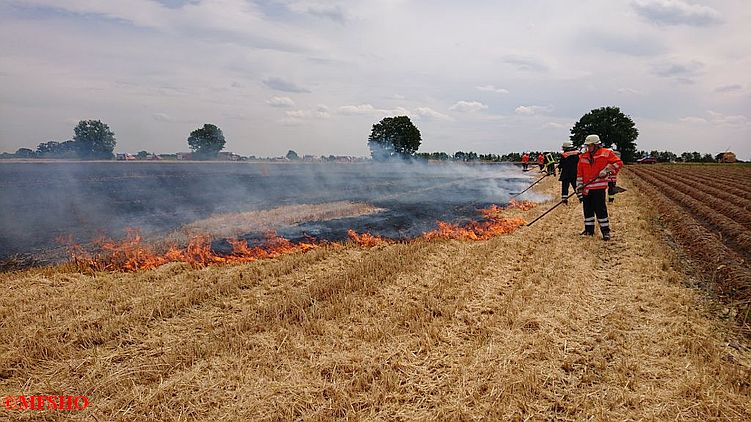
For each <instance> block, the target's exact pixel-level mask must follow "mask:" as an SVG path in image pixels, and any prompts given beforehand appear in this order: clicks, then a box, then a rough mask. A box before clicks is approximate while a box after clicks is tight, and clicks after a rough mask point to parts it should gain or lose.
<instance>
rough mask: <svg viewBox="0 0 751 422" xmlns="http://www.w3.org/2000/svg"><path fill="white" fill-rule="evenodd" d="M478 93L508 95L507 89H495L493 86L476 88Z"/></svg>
mask: <svg viewBox="0 0 751 422" xmlns="http://www.w3.org/2000/svg"><path fill="white" fill-rule="evenodd" d="M477 90H478V91H484V92H495V93H496V94H508V93H509V91H508V89H504V88H496V87H495V85H483V86H478V87H477Z"/></svg>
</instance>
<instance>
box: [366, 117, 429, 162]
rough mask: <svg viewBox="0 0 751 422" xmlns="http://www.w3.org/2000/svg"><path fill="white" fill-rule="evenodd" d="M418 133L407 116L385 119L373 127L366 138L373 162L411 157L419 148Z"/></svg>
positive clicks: (419, 136)
mask: <svg viewBox="0 0 751 422" xmlns="http://www.w3.org/2000/svg"><path fill="white" fill-rule="evenodd" d="M421 141H422V137H421V135H420V131H419V130H418V129H417V127H415V125H413V124H412V121H411V120H409V117H407V116H397V117H386V118H384V119H383V120H381V121H380V122H379V123H376V124H374V125H373V129H372V130H371V132H370V137H368V147H369V148H370V155H371V156H372V157H373V159H374V160H385V159H388V158H391V157H402V158H404V157H411V156H412V155H413V154H414V153H415V151H417V149H418V148H419V147H420V142H421Z"/></svg>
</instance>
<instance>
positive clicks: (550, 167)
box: [545, 152, 558, 176]
mask: <svg viewBox="0 0 751 422" xmlns="http://www.w3.org/2000/svg"><path fill="white" fill-rule="evenodd" d="M556 164H558V163H557V162H556V161H555V158H554V157H553V154H552V153H549V152H548V153H546V154H545V167H546V169H547V171H548V175H549V176H555V165H556Z"/></svg>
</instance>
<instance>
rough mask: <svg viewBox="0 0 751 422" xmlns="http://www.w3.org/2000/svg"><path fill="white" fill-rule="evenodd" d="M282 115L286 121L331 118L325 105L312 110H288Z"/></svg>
mask: <svg viewBox="0 0 751 422" xmlns="http://www.w3.org/2000/svg"><path fill="white" fill-rule="evenodd" d="M284 114H285V115H286V118H288V119H328V118H330V117H331V114H330V113H329V109H328V107H326V106H325V105H318V106H317V107H316V108H315V109H314V110H289V111H285V112H284Z"/></svg>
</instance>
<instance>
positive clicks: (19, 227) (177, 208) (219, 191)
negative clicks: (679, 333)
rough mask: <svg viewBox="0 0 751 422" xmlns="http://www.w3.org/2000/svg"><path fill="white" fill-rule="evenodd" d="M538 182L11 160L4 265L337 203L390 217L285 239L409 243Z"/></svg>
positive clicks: (349, 169)
mask: <svg viewBox="0 0 751 422" xmlns="http://www.w3.org/2000/svg"><path fill="white" fill-rule="evenodd" d="M532 180H533V179H532V178H531V177H529V176H527V175H525V174H524V173H522V172H521V171H520V170H519V168H518V167H516V166H513V165H461V164H454V163H439V164H426V163H420V162H389V163H373V162H356V163H289V162H278V163H277V162H262V163H229V162H228V163H216V162H212V163H184V162H181V163H164V162H161V163H152V162H136V163H133V162H128V163H116V162H75V163H63V162H57V163H4V164H2V165H0V184H1V189H0V258H3V257H7V256H9V255H13V254H18V253H24V254H25V253H29V254H34V253H39V252H42V251H47V250H50V249H53V248H55V247H57V246H59V244H58V242H57V240H56V239H57V238H58V237H60V236H70V237H72V238H73V239H74V240H75V241H77V242H84V243H85V242H88V241H91V240H93V239H94V238H95V237H97V236H98V235H106V236H109V237H114V238H117V237H120V236H122V235H123V233H124V229H126V228H128V227H135V228H139V229H141V231H142V232H143V233H144V234H145V235H147V236H149V235H151V236H155V235H159V234H163V233H166V232H168V231H170V230H174V229H175V228H177V227H179V226H181V225H184V224H189V223H191V222H193V221H195V220H197V219H202V218H206V217H208V216H210V215H215V214H222V213H232V212H245V211H250V210H266V209H272V208H277V207H281V206H285V205H295V204H322V203H329V202H334V201H352V202H363V203H368V204H372V205H374V206H377V207H379V208H383V209H384V210H385V211H384V213H379V214H378V215H377V216H375V215H374V216H362V217H358V218H359V220H358V219H357V218H352V219H350V220H347V219H342V220H338V221H335V222H328V223H325V222H324V223H325V224H324V223H321V222H318V223H316V224H317V225H315V226H311V225H309V226H305V223H302V224H300V225H298V226H295V227H286V228H282V229H280V234H282V235H285V234H286V235H288V236H291V237H294V236H298V235H300V236H301V235H310V234H311V233H317V235H320V236H321V237H322V238H337V237H338V235H337V234H330V233H327V231H332V230H335V229H336V230H340V229H342V228H344V227H345V226H347V225H351V226H352V228H355V229H356V230H357V229H358V228H361V229H369V230H370V231H373V232H375V233H374V234H383V235H388V236H389V237H397V238H398V237H408V236H414V235H418V234H420V232H421V231H425V230H429V229H430V228H433V227H434V225H435V221H436V220H444V221H449V222H461V221H466V220H468V219H474V218H476V217H477V215H476V213H475V211H476V209H477V208H482V207H485V206H488V205H490V204H504V203H506V202H508V200H509V195H510V193H511V192H518V191H520V190H522V189H524V188H525V187H526V186H528V185H529V184H530V183H531V181H532ZM526 195H527V194H525V198H527V199H535V198H532V197H530V196H526ZM249 236H251V237H252V235H249Z"/></svg>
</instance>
